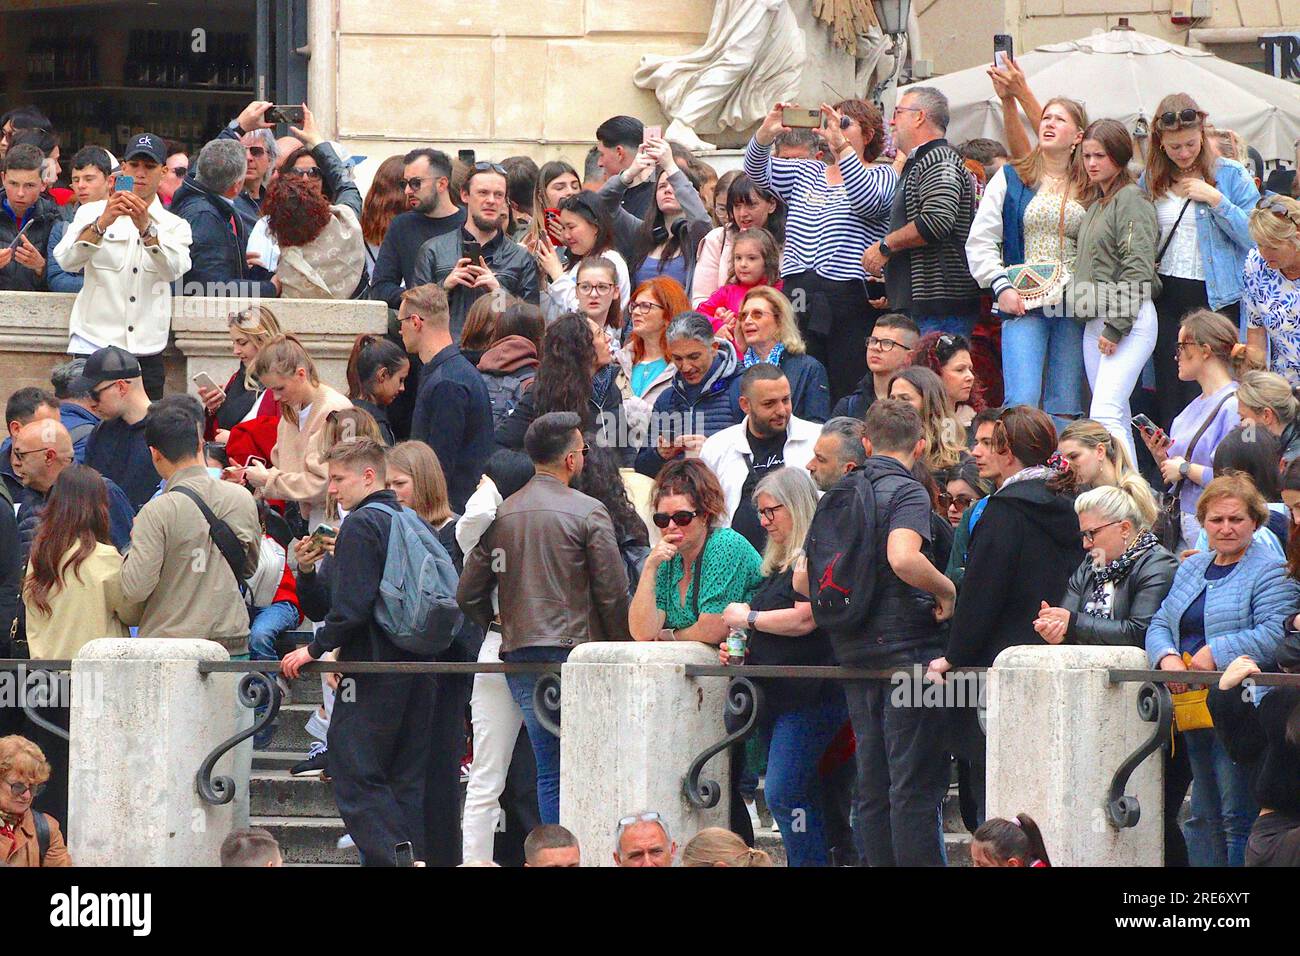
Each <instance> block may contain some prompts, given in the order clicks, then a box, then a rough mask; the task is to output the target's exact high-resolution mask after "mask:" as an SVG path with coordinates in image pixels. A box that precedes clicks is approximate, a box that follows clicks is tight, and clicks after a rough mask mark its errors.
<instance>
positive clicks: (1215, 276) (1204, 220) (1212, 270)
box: [1138, 157, 1259, 309]
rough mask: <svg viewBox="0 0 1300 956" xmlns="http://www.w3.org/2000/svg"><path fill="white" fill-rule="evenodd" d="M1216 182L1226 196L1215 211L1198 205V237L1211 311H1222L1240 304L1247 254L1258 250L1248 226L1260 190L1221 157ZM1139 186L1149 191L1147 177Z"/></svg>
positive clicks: (1242, 168)
mask: <svg viewBox="0 0 1300 956" xmlns="http://www.w3.org/2000/svg"><path fill="white" fill-rule="evenodd" d="M1214 178H1215V180H1216V182H1215V184H1214V187H1215V188H1216V189H1217V190H1219V192H1221V193H1223V199H1222V200H1221V201H1220V202H1219V204H1218V205H1217V206H1215V207H1214V208H1210V207H1209V206H1206V205H1205V204H1204V203H1197V204H1196V235H1197V240H1198V244H1199V246H1200V252H1201V268H1202V269H1203V270H1204V272H1205V291H1206V294H1207V295H1208V297H1209V300H1210V308H1211V309H1221V308H1223V307H1224V306H1225V305H1231V304H1232V303H1233V302H1239V301H1241V275H1242V271H1243V269H1244V268H1245V266H1246V254H1247V253H1249V252H1250V250H1251V249H1254V248H1255V240H1253V239H1251V238H1250V230H1249V229H1248V228H1247V223H1248V221H1249V220H1250V213H1251V211H1252V210H1253V209H1254V208H1255V204H1256V203H1258V202H1259V190H1258V189H1256V188H1255V180H1254V178H1253V177H1252V176H1251V175H1250V173H1248V172H1246V167H1245V166H1243V165H1241V163H1239V162H1237V161H1236V160H1235V159H1223V158H1222V157H1220V159H1219V161H1218V163H1217V164H1216V165H1215V167H1214ZM1138 184H1139V185H1140V186H1142V188H1143V189H1145V188H1146V174H1145V173H1143V174H1142V178H1141V179H1140V180H1139V181H1138ZM1161 241H1162V242H1163V240H1161Z"/></svg>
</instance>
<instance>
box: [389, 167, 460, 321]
mask: <svg viewBox="0 0 1300 956" xmlns="http://www.w3.org/2000/svg"><path fill="white" fill-rule="evenodd" d="M402 161H403V162H404V163H405V164H406V165H405V168H404V169H403V170H402V179H401V183H400V184H401V186H402V189H403V191H404V192H405V194H406V201H407V203H408V205H409V206H410V211H409V212H404V213H402V214H401V215H399V216H396V217H395V218H394V219H393V221H392V223H391V224H390V225H389V227H388V232H387V233H386V234H385V235H384V243H383V245H382V246H380V247H379V255H378V257H377V258H376V259H375V268H374V275H373V276H372V281H371V284H370V298H372V299H380V300H383V301H384V302H387V303H388V307H389V308H390V309H396V308H398V307H400V306H401V304H402V292H403V290H404V289H414V288H415V287H416V286H417V285H419V283H417V282H415V281H414V278H415V260H416V253H418V252H419V251H420V247H421V246H422V245H424V244H425V243H426V242H428V241H429V240H430V239H433V238H436V237H438V236H441V235H443V234H445V233H448V232H455V231H456V230H457V229H459V228H460V227H461V226H463V225H465V210H463V209H457V208H456V204H455V203H453V202H452V201H451V194H450V193H449V192H448V191H447V190H448V188H449V186H450V183H451V159H449V158H448V156H447V154H446V153H444V152H441V151H440V150H436V149H413V150H411V151H410V152H409V153H407V154H406V155H405V156H404V157H403V158H402Z"/></svg>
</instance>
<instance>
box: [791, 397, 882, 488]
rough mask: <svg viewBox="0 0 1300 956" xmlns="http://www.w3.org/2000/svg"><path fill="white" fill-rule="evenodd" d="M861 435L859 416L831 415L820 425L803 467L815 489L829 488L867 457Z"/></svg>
mask: <svg viewBox="0 0 1300 956" xmlns="http://www.w3.org/2000/svg"><path fill="white" fill-rule="evenodd" d="M863 434H864V431H863V424H862V419H860V418H849V417H848V416H847V415H841V416H840V417H839V418H832V419H831V420H830V421H828V422H827V423H826V424H825V425H823V426H822V433H821V434H820V435H819V436H818V437H817V444H815V445H813V456H812V457H811V458H809V459H808V464H807V466H806V467H807V469H808V473H809V474H811V475H812V479H813V484H815V485H816V486H817V489H818V490H819V491H823V492H825V491H830V490H831V489H832V488H834V487H835V485H836V484H838V483H839V480H840V479H841V478H843V477H844V476H845V475H847V474H848V473H849V472H851V471H853V470H854V469H855V468H861V467H862V464H863V462H865V461H866V460H867V451H866V448H864V447H863V445H862V436H863Z"/></svg>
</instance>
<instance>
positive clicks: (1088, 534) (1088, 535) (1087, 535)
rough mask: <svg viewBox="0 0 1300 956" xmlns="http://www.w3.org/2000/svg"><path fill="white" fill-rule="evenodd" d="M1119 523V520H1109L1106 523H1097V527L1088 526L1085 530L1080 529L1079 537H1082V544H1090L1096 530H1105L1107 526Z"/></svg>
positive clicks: (1095, 534) (1095, 535)
mask: <svg viewBox="0 0 1300 956" xmlns="http://www.w3.org/2000/svg"><path fill="white" fill-rule="evenodd" d="M1120 523H1121V522H1120V521H1109V522H1107V523H1106V524H1101V525H1097V527H1095V528H1090V529H1089V530H1087V531H1080V532H1079V537H1080V538H1082V539H1083V543H1084V544H1092V542H1093V539H1094V538H1096V537H1097V532H1098V531H1105V530H1106V529H1107V528H1109V527H1111V526H1112V525H1117V524H1120Z"/></svg>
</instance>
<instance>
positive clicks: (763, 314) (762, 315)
mask: <svg viewBox="0 0 1300 956" xmlns="http://www.w3.org/2000/svg"><path fill="white" fill-rule="evenodd" d="M740 317H741V318H742V319H751V318H752V319H774V318H776V316H775V315H773V314H772V313H771V312H768V311H767V310H766V309H746V310H745V311H744V312H741V313H740Z"/></svg>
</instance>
